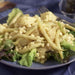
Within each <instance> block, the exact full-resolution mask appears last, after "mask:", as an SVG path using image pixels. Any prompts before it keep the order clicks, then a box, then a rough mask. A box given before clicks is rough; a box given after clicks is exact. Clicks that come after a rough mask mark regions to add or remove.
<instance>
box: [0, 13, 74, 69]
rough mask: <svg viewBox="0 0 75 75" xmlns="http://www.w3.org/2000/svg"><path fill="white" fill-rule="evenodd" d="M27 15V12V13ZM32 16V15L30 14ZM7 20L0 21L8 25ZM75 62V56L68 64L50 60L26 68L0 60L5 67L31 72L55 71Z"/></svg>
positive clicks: (70, 20)
mask: <svg viewBox="0 0 75 75" xmlns="http://www.w3.org/2000/svg"><path fill="white" fill-rule="evenodd" d="M26 13H27V12H26ZM28 14H30V13H28ZM56 15H57V16H59V17H61V18H63V19H65V20H67V21H69V22H71V23H73V22H74V20H72V19H70V18H68V17H65V16H63V15H60V14H56ZM6 20H7V17H4V18H2V19H0V23H6ZM74 61H75V56H72V57H70V59H69V61H68V62H66V63H63V64H61V63H58V62H56V61H54V60H48V61H47V62H46V63H45V64H40V63H35V62H34V63H33V64H32V66H31V67H25V66H21V65H19V64H17V63H16V62H10V61H5V60H0V62H1V63H3V64H5V65H8V66H11V67H16V68H21V69H29V70H30V69H31V70H47V69H53V68H57V67H61V66H65V65H68V64H70V63H72V62H74Z"/></svg>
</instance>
